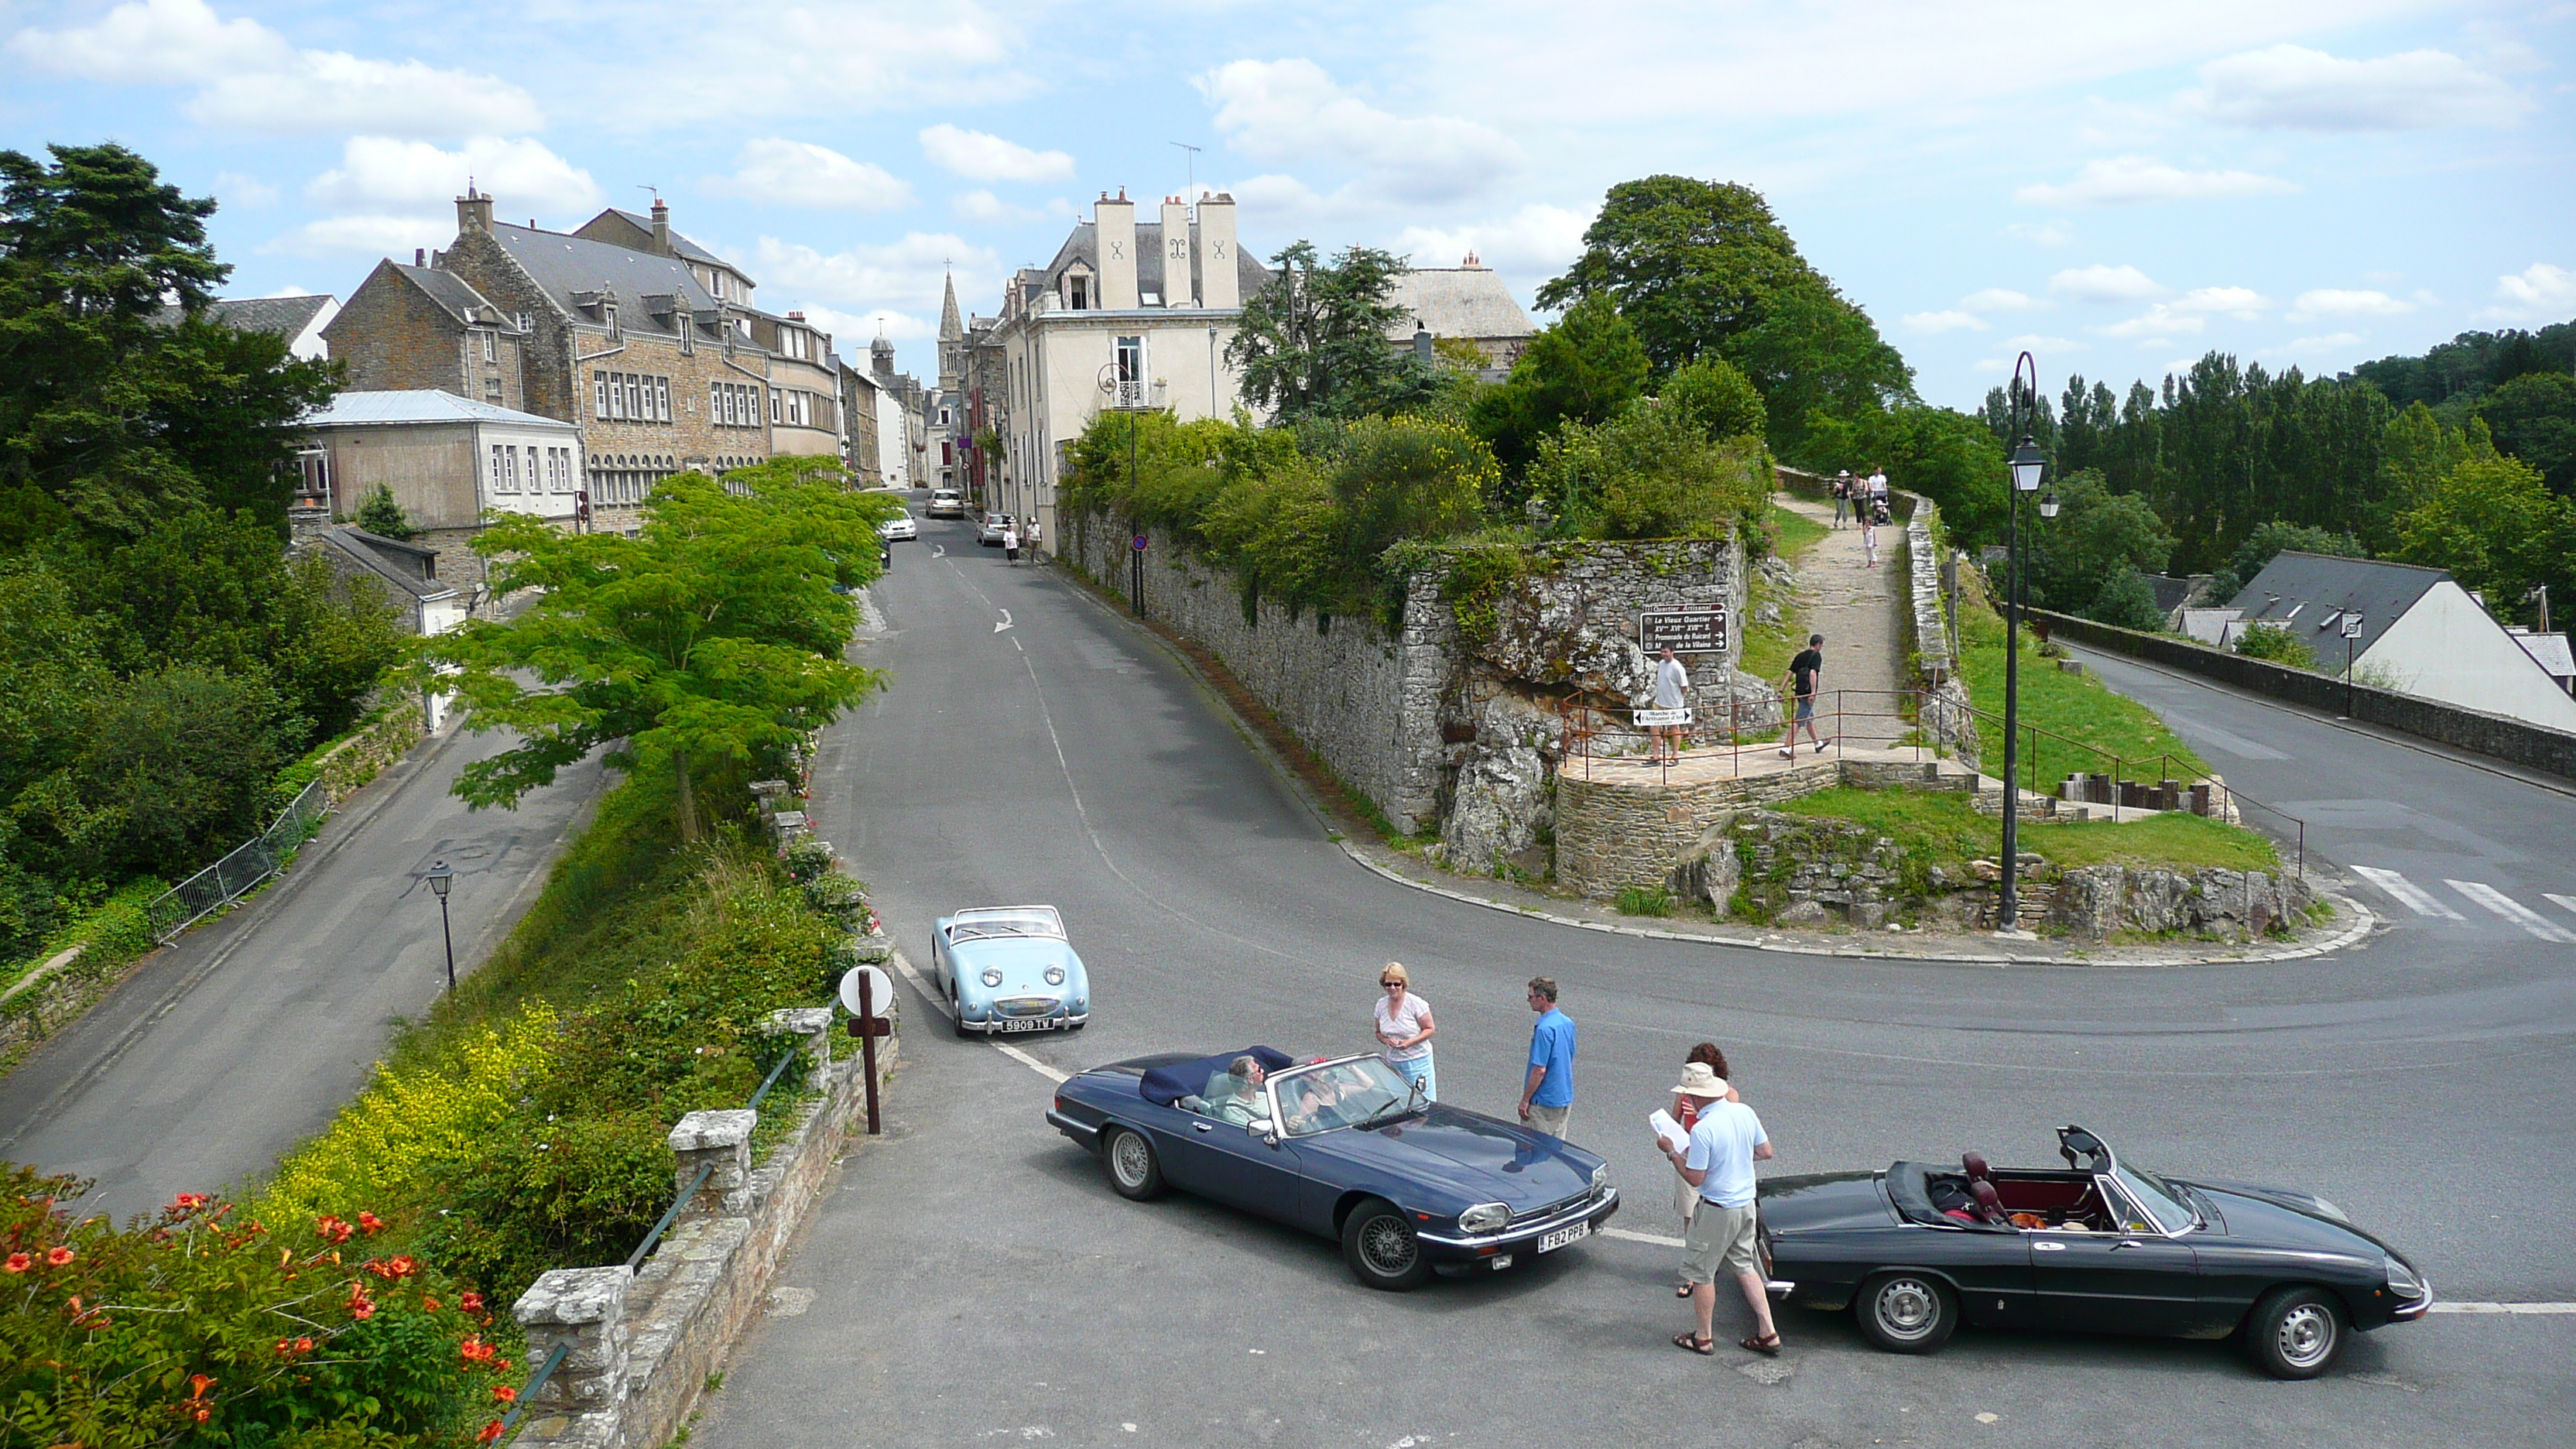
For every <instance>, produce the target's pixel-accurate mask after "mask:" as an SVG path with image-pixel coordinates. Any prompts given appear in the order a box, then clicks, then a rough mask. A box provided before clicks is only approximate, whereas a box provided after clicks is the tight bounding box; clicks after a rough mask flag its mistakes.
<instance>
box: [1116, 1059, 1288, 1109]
mask: <svg viewBox="0 0 2576 1449" xmlns="http://www.w3.org/2000/svg"><path fill="white" fill-rule="evenodd" d="M1236 1057H1250V1058H1252V1059H1253V1060H1254V1061H1256V1062H1259V1063H1261V1069H1262V1070H1263V1071H1265V1072H1275V1071H1279V1070H1281V1069H1283V1068H1286V1067H1289V1066H1293V1065H1295V1063H1296V1060H1297V1059H1296V1058H1294V1057H1292V1056H1290V1055H1288V1054H1287V1053H1286V1052H1283V1051H1281V1050H1280V1049H1279V1048H1277V1047H1266V1046H1248V1047H1245V1048H1243V1049H1241V1050H1240V1051H1230V1052H1219V1053H1218V1054H1217V1055H1215V1056H1212V1057H1200V1058H1198V1059H1197V1060H1196V1061H1187V1062H1174V1063H1172V1064H1171V1065H1169V1066H1161V1067H1150V1068H1147V1069H1146V1072H1145V1077H1144V1080H1143V1081H1141V1082H1139V1083H1138V1084H1137V1087H1136V1090H1137V1091H1139V1092H1141V1093H1143V1094H1144V1097H1145V1100H1146V1101H1148V1102H1152V1103H1154V1104H1155V1105H1156V1106H1161V1107H1169V1106H1172V1105H1174V1104H1176V1103H1178V1102H1179V1101H1180V1100H1181V1099H1182V1098H1183V1097H1195V1096H1197V1095H1199V1094H1200V1093H1201V1092H1203V1091H1205V1090H1206V1089H1207V1079H1208V1078H1209V1077H1210V1076H1212V1075H1214V1074H1215V1073H1218V1072H1221V1071H1224V1070H1225V1069H1226V1068H1228V1067H1230V1066H1232V1065H1234V1059H1235V1058H1236Z"/></svg>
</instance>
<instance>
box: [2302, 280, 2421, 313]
mask: <svg viewBox="0 0 2576 1449" xmlns="http://www.w3.org/2000/svg"><path fill="white" fill-rule="evenodd" d="M2414 310H2415V304H2414V303H2412V302H2407V301H2402V300H2400V299H2398V298H2395V297H2392V296H2390V295H2388V294H2387V293H2386V292H2368V291H2346V290H2344V289H2342V288H2340V287H2319V288H2316V289H2314V290H2312V291H2306V292H2301V293H2300V294H2299V296H2298V300H2296V301H2294V302H2292V303H2291V304H2290V310H2289V311H2288V312H2286V313H2283V314H2282V315H2283V316H2284V317H2286V318H2287V319H2288V320H2290V321H2292V322H2314V321H2316V320H2317V319H2319V318H2321V317H2395V316H2398V315H2400V314H2401V313H2406V312H2412V311H2414Z"/></svg>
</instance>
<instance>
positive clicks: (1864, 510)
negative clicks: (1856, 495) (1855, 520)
mask: <svg viewBox="0 0 2576 1449" xmlns="http://www.w3.org/2000/svg"><path fill="white" fill-rule="evenodd" d="M1860 551H1861V556H1862V557H1864V558H1866V559H1868V560H1869V563H1868V567H1870V568H1876V567H1878V505H1877V504H1875V503H1863V504H1862V505H1861V509H1860Z"/></svg>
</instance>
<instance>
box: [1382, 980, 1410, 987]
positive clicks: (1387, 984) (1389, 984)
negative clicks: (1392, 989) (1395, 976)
mask: <svg viewBox="0 0 2576 1449" xmlns="http://www.w3.org/2000/svg"><path fill="white" fill-rule="evenodd" d="M1403 984H1404V983H1403V982H1401V981H1381V982H1379V983H1378V985H1380V986H1402V985H1403Z"/></svg>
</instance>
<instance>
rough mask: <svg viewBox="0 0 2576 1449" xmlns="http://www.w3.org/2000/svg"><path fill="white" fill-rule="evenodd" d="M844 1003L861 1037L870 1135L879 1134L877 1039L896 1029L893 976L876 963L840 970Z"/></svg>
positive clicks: (861, 1066)
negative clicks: (874, 964)
mask: <svg viewBox="0 0 2576 1449" xmlns="http://www.w3.org/2000/svg"><path fill="white" fill-rule="evenodd" d="M841 1004H842V1005H843V1006H846V1007H848V1008H849V1009H850V1035H852V1036H854V1037H857V1038H858V1039H859V1069H860V1070H861V1071H863V1072H865V1073H866V1074H867V1078H868V1135H869V1136H871V1137H874V1136H876V1135H877V1038H878V1037H881V1036H886V1035H889V1034H891V1033H892V1032H893V1030H894V1021H893V1013H894V978H893V977H891V976H888V975H887V974H885V972H883V971H881V970H879V969H878V968H876V967H874V966H853V967H851V968H850V969H849V970H847V971H845V972H843V973H841Z"/></svg>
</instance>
